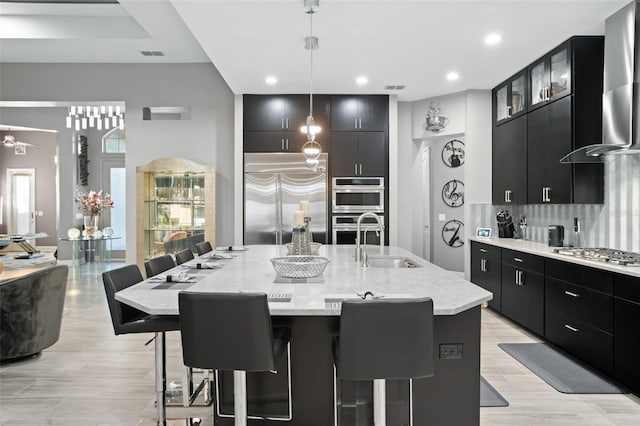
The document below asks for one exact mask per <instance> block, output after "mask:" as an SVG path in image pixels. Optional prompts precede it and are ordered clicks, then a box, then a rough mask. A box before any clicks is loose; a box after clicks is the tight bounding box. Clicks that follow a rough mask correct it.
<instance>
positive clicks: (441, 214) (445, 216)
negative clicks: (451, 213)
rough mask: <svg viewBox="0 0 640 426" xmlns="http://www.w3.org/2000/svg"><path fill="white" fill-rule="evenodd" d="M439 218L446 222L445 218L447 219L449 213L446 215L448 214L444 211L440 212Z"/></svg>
mask: <svg viewBox="0 0 640 426" xmlns="http://www.w3.org/2000/svg"><path fill="white" fill-rule="evenodd" d="M438 220H439V221H440V222H444V221H445V220H447V215H446V214H444V213H440V214H439V215H438Z"/></svg>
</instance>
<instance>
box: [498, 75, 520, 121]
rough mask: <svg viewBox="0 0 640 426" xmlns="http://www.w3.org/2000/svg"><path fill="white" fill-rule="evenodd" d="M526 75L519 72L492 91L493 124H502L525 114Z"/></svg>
mask: <svg viewBox="0 0 640 426" xmlns="http://www.w3.org/2000/svg"><path fill="white" fill-rule="evenodd" d="M526 82H527V74H526V71H525V70H522V71H520V72H519V73H517V74H516V75H514V76H513V77H511V78H509V79H507V81H505V82H504V83H502V84H500V85H499V86H498V87H496V88H495V89H493V92H492V95H493V104H492V106H493V123H494V125H496V124H500V123H503V122H505V121H508V120H511V119H513V118H516V117H519V116H521V115H523V114H524V113H526V112H527V84H526Z"/></svg>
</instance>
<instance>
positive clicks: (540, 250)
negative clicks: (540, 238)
mask: <svg viewBox="0 0 640 426" xmlns="http://www.w3.org/2000/svg"><path fill="white" fill-rule="evenodd" d="M469 239H470V240H471V241H477V242H479V243H484V244H489V245H492V246H496V247H502V248H506V249H510V250H517V251H521V252H523V253H530V254H535V255H538V256H544V257H548V258H550V259H557V260H562V261H564V262H570V263H576V264H578V265H583V266H589V267H591V268H597V269H603V270H605V271H611V272H615V273H618V274H624V275H631V276H632V277H639V278H640V267H638V266H620V265H616V264H611V263H607V262H598V261H595V260H587V259H580V258H578V257H573V256H567V255H564V254H558V253H554V252H553V249H554V248H556V247H549V246H548V245H547V244H545V243H539V242H537V241H529V240H517V239H513V238H496V237H491V238H478V237H471V238H469Z"/></svg>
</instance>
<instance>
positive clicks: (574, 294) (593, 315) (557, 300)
mask: <svg viewBox="0 0 640 426" xmlns="http://www.w3.org/2000/svg"><path fill="white" fill-rule="evenodd" d="M545 301H546V305H545V309H547V310H549V311H557V312H560V313H562V314H565V315H568V316H569V317H571V318H576V319H578V320H580V321H583V322H585V323H587V324H589V325H590V326H593V327H595V328H597V329H599V330H602V331H604V332H607V333H612V332H613V297H611V296H608V295H606V294H603V293H600V292H597V291H593V290H590V289H587V288H584V287H580V286H577V285H573V284H569V283H566V282H564V281H560V280H557V279H555V278H551V277H549V276H547V277H546V280H545Z"/></svg>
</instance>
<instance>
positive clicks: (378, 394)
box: [333, 298, 434, 426]
mask: <svg viewBox="0 0 640 426" xmlns="http://www.w3.org/2000/svg"><path fill="white" fill-rule="evenodd" d="M333 349H334V359H335V364H336V376H337V378H340V379H347V380H367V381H369V380H372V381H373V412H374V415H373V417H374V424H375V425H376V426H383V425H385V424H386V423H385V422H386V399H385V380H386V379H408V380H413V379H417V378H422V377H430V376H433V369H434V352H433V301H432V300H431V299H430V298H422V299H396V300H393V299H386V300H358V301H344V302H343V303H342V312H341V314H340V336H339V338H338V339H336V341H335V342H334V348H333ZM411 388H412V387H410V389H411ZM336 402H337V401H336ZM409 406H410V407H411V409H412V408H413V395H410V400H409ZM336 409H337V408H336ZM410 419H411V422H410V424H413V420H412V419H413V413H411V414H410Z"/></svg>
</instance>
